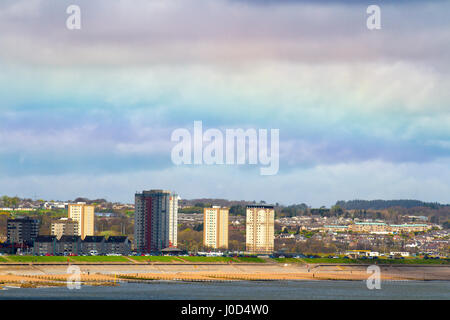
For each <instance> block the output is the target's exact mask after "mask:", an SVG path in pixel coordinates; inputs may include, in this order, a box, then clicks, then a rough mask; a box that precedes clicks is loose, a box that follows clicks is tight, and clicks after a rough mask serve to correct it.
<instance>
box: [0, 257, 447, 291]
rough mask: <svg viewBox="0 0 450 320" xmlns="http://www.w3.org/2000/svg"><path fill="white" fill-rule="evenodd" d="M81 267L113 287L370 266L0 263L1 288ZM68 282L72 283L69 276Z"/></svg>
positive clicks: (55, 278) (429, 273) (345, 277)
mask: <svg viewBox="0 0 450 320" xmlns="http://www.w3.org/2000/svg"><path fill="white" fill-rule="evenodd" d="M68 266H77V267H79V268H80V269H79V270H80V272H81V275H80V277H81V279H80V282H81V284H82V285H96V286H113V285H119V283H120V282H134V283H136V282H140V283H152V282H153V281H182V282H239V281H305V280H318V281H320V280H331V281H340V280H342V281H361V280H367V279H368V278H369V276H370V275H372V273H367V266H368V265H360V264H333V265H330V264H309V265H304V264H293V263H291V264H288V263H286V264H282V263H273V264H272V263H267V264H264V263H263V264H261V263H253V264H251V263H239V264H226V263H225V264H224V263H160V262H159V263H156V262H155V263H150V264H147V263H139V264H138V263H130V264H129V263H76V264H67V263H51V264H49V263H14V264H6V263H2V264H0V287H5V286H20V287H33V288H35V287H44V286H45V287H48V286H50V287H51V286H65V285H66V284H67V281H68V280H69V277H71V276H72V274H68V273H67V271H68V270H67V267H68ZM378 266H379V267H380V271H381V272H380V277H381V280H382V281H408V280H411V281H433V280H440V281H450V266H447V265H425V266H424V265H420V266H414V265H378ZM70 279H73V277H72V278H70Z"/></svg>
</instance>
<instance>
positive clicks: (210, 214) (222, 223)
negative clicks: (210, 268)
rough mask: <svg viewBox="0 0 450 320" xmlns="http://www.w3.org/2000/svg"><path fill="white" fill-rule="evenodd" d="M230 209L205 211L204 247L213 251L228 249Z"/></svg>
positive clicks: (206, 209) (208, 209)
mask: <svg viewBox="0 0 450 320" xmlns="http://www.w3.org/2000/svg"><path fill="white" fill-rule="evenodd" d="M228 211H229V209H228V208H221V207H216V206H214V207H212V208H204V209H203V245H204V246H206V247H209V248H213V249H228Z"/></svg>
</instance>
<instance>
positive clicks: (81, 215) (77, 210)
mask: <svg viewBox="0 0 450 320" xmlns="http://www.w3.org/2000/svg"><path fill="white" fill-rule="evenodd" d="M94 209H95V206H93V205H87V204H86V203H82V202H79V203H76V204H73V203H70V204H69V205H68V217H69V218H70V219H72V220H74V221H76V222H78V234H77V235H79V236H80V237H81V239H84V237H86V236H93V235H94V216H95V214H94Z"/></svg>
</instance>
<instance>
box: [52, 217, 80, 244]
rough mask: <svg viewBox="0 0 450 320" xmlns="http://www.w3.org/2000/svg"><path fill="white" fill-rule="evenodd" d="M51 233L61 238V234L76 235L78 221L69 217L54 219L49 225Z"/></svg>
mask: <svg viewBox="0 0 450 320" xmlns="http://www.w3.org/2000/svg"><path fill="white" fill-rule="evenodd" d="M51 235H52V236H56V238H58V239H61V237H62V236H76V235H78V221H75V220H72V219H70V218H61V219H59V220H55V221H53V222H52V225H51Z"/></svg>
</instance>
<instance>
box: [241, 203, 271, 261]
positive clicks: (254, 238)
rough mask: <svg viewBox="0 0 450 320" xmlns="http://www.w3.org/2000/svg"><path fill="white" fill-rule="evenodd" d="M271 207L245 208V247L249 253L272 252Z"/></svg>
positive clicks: (252, 206) (253, 206)
mask: <svg viewBox="0 0 450 320" xmlns="http://www.w3.org/2000/svg"><path fill="white" fill-rule="evenodd" d="M274 218H275V211H274V209H273V206H268V205H250V206H247V220H246V236H245V240H246V247H247V252H249V253H264V254H268V253H272V252H273V250H274Z"/></svg>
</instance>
